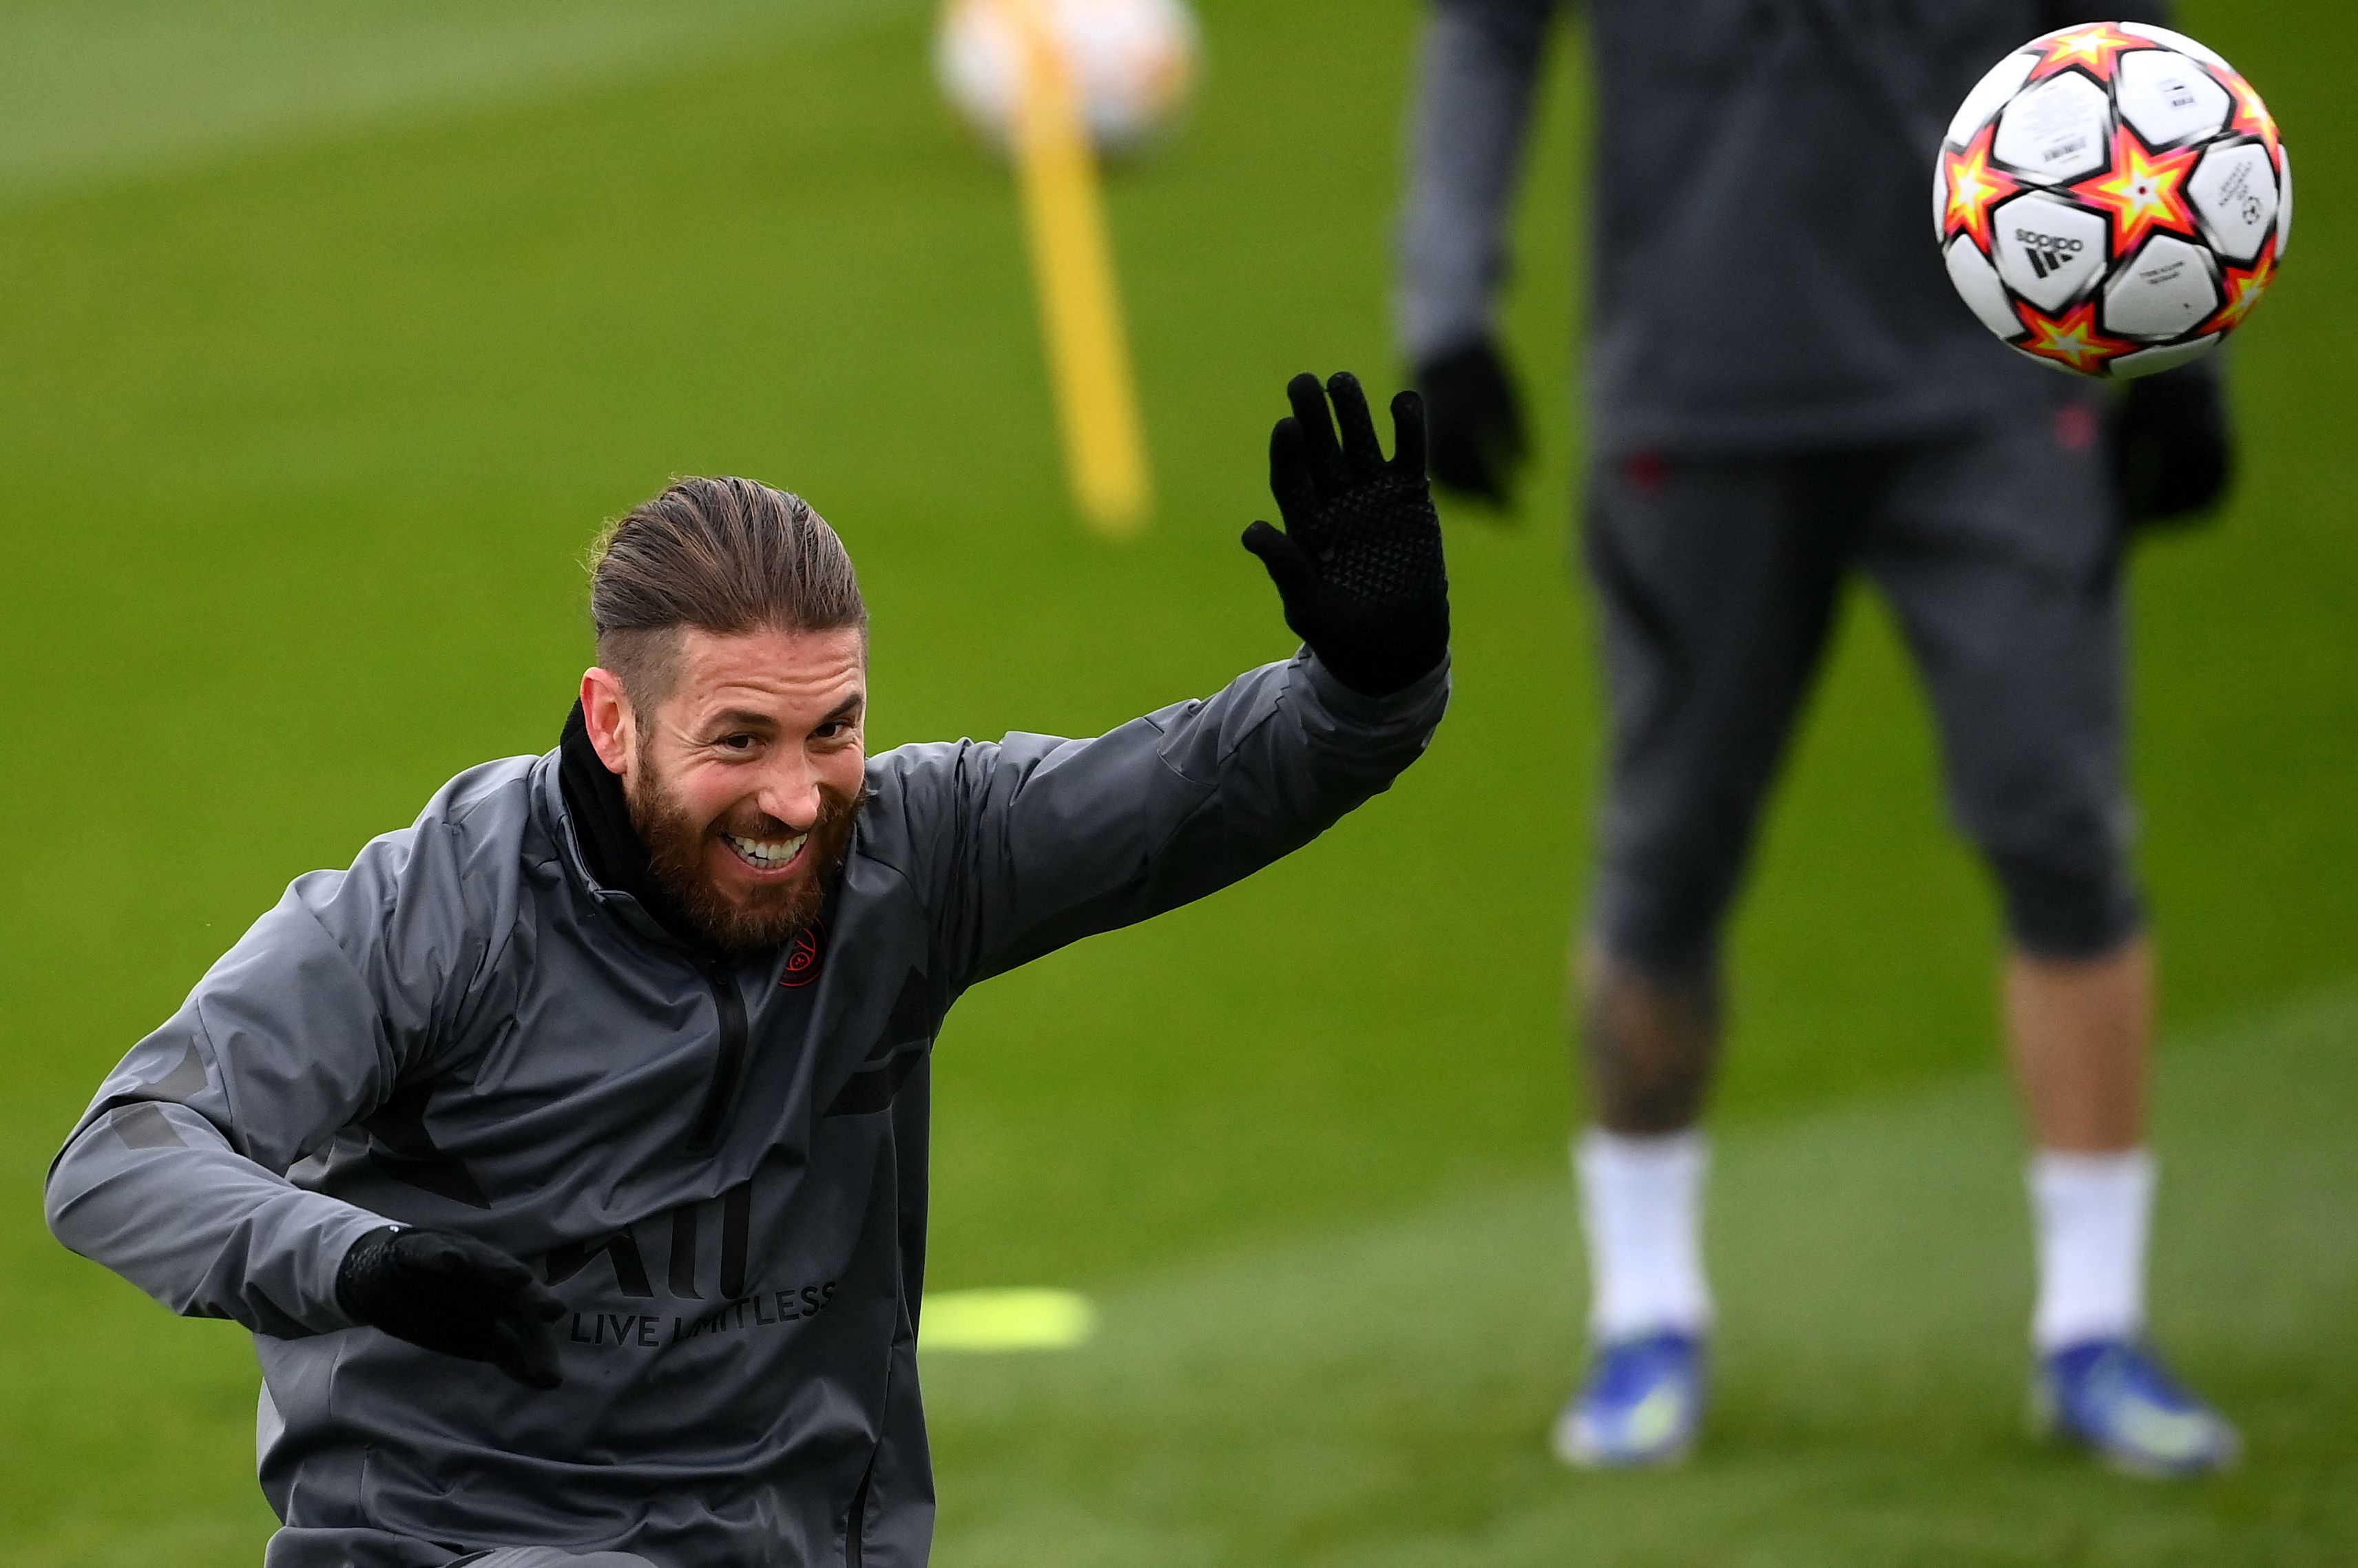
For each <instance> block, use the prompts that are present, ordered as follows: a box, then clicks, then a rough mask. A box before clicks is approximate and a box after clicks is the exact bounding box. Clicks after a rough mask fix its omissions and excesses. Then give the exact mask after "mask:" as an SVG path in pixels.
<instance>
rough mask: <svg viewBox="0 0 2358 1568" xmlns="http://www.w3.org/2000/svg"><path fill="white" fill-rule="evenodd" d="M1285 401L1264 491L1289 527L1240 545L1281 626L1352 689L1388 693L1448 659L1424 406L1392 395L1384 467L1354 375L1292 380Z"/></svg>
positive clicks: (1445, 583) (1264, 528) (1445, 594)
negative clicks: (1255, 563)
mask: <svg viewBox="0 0 2358 1568" xmlns="http://www.w3.org/2000/svg"><path fill="white" fill-rule="evenodd" d="M1329 394H1331V395H1333V397H1334V399H1335V417H1336V419H1339V420H1340V421H1341V422H1342V427H1343V438H1342V442H1341V444H1340V445H1339V446H1337V445H1336V439H1335V425H1334V422H1333V421H1331V420H1329V419H1328V418H1327V416H1326V396H1327V395H1329ZM1285 395H1286V398H1287V400H1288V401H1290V402H1291V403H1292V404H1293V417H1292V418H1290V419H1281V420H1279V421H1278V422H1277V428H1276V429H1275V430H1273V431H1271V433H1270V438H1269V488H1270V491H1271V493H1272V494H1274V495H1275V496H1276V497H1277V508H1278V512H1279V514H1280V515H1282V517H1284V519H1285V530H1284V532H1282V533H1280V532H1279V531H1278V530H1277V529H1275V528H1272V527H1271V526H1270V525H1269V524H1267V523H1255V524H1253V525H1252V526H1251V527H1249V528H1247V529H1246V530H1245V537H1244V545H1245V548H1246V549H1248V550H1250V551H1251V552H1252V553H1253V554H1254V555H1256V556H1259V557H1260V562H1261V565H1262V566H1264V567H1267V568H1269V576H1270V580H1271V581H1272V582H1274V583H1276V584H1277V592H1278V597H1279V598H1280V599H1282V600H1284V601H1285V623H1286V624H1287V625H1288V626H1291V627H1293V632H1294V635H1296V636H1298V637H1300V638H1301V639H1302V640H1303V642H1305V643H1309V644H1310V651H1311V652H1312V653H1314V654H1317V655H1318V661H1319V663H1321V664H1323V665H1325V666H1326V668H1327V669H1328V670H1330V671H1332V672H1333V673H1334V676H1335V678H1336V679H1337V680H1339V681H1341V682H1342V683H1343V684H1344V685H1345V686H1347V687H1350V688H1351V689H1352V690H1354V691H1357V692H1360V693H1363V694H1364V695H1366V696H1368V697H1390V695H1391V694H1392V693H1394V692H1396V691H1399V690H1401V688H1402V687H1407V686H1409V685H1411V684H1412V683H1413V682H1414V681H1416V680H1417V679H1418V678H1419V677H1420V676H1424V675H1426V674H1429V673H1430V672H1431V671H1432V670H1433V666H1434V665H1438V664H1440V663H1441V660H1442V657H1443V655H1444V654H1447V653H1448V652H1449V576H1448V573H1447V571H1446V570H1444V568H1443V565H1442V559H1441V518H1440V516H1439V515H1438V514H1435V513H1434V511H1433V495H1432V492H1430V490H1428V488H1427V487H1426V484H1425V479H1424V408H1423V405H1422V402H1421V401H1420V400H1419V398H1418V397H1417V395H1416V394H1415V393H1413V392H1403V393H1401V395H1399V396H1397V397H1395V398H1393V399H1392V432H1393V436H1392V448H1393V452H1392V458H1391V460H1390V461H1389V462H1387V461H1386V460H1384V450H1383V447H1382V446H1381V444H1380V443H1379V442H1378V441H1377V439H1376V422H1375V420H1374V419H1373V418H1371V417H1370V416H1368V398H1367V395H1366V394H1365V393H1363V392H1361V391H1360V390H1359V383H1358V380H1357V377H1355V376H1352V375H1350V374H1349V373H1344V374H1341V375H1338V376H1336V377H1335V379H1334V380H1332V381H1330V382H1328V383H1327V384H1326V388H1325V393H1322V392H1321V391H1320V389H1319V385H1318V378H1317V377H1316V376H1314V375H1297V376H1295V377H1294V378H1293V382H1292V383H1291V384H1289V385H1288V386H1287V387H1286V389H1285Z"/></svg>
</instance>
